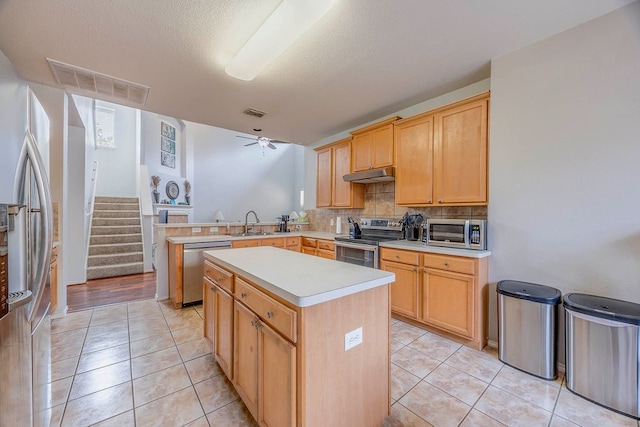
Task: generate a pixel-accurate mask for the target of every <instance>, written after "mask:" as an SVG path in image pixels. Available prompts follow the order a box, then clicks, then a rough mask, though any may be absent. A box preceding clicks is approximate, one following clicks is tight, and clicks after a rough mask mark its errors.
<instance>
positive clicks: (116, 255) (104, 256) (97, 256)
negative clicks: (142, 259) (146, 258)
mask: <svg viewBox="0 0 640 427" xmlns="http://www.w3.org/2000/svg"><path fill="white" fill-rule="evenodd" d="M140 254H142V251H137V252H122V253H118V254H99V255H89V258H108V257H112V258H114V257H121V256H125V255H140Z"/></svg>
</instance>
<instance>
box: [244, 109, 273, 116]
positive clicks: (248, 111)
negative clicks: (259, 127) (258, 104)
mask: <svg viewBox="0 0 640 427" xmlns="http://www.w3.org/2000/svg"><path fill="white" fill-rule="evenodd" d="M243 113H245V114H246V115H248V116H254V117H258V118H260V117H262V116H264V115H265V114H267V113H265V112H264V111H260V110H256V109H255V108H247V109H246V110H244V111H243Z"/></svg>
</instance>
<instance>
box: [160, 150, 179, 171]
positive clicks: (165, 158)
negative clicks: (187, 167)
mask: <svg viewBox="0 0 640 427" xmlns="http://www.w3.org/2000/svg"><path fill="white" fill-rule="evenodd" d="M160 154H161V163H162V166H167V167H169V168H173V169H175V168H176V156H174V155H173V154H169V153H167V152H165V151H162V152H161V153H160Z"/></svg>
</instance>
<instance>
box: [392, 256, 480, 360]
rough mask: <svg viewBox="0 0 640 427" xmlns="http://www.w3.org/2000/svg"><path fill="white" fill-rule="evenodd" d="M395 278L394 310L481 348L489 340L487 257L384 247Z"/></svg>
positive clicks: (398, 313)
mask: <svg viewBox="0 0 640 427" xmlns="http://www.w3.org/2000/svg"><path fill="white" fill-rule="evenodd" d="M380 253H381V259H382V262H381V264H380V267H381V269H382V270H386V271H390V272H392V273H395V275H396V281H395V283H393V284H392V285H391V311H392V313H394V314H396V315H400V316H403V317H405V318H406V319H409V320H412V321H415V322H416V323H417V324H424V325H425V326H427V327H432V328H434V329H435V330H436V331H441V332H444V333H445V334H451V335H452V336H453V337H459V338H460V339H461V341H463V342H464V343H465V344H467V345H470V346H472V347H474V348H477V349H482V348H484V346H485V345H486V340H487V330H486V324H487V304H488V301H487V298H488V295H487V293H488V258H469V257H460V256H450V255H440V254H431V253H424V252H419V251H410V250H400V249H391V248H381V252H380Z"/></svg>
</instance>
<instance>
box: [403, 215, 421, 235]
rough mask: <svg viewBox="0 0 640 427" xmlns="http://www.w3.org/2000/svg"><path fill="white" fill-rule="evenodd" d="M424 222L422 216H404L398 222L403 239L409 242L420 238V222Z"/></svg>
mask: <svg viewBox="0 0 640 427" xmlns="http://www.w3.org/2000/svg"><path fill="white" fill-rule="evenodd" d="M423 221H424V217H423V216H422V214H413V215H409V212H407V213H406V214H404V216H403V217H402V219H401V220H400V224H401V225H402V232H403V233H404V238H405V239H406V240H409V241H417V240H420V239H421V238H422V233H421V232H422V222H423Z"/></svg>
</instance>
